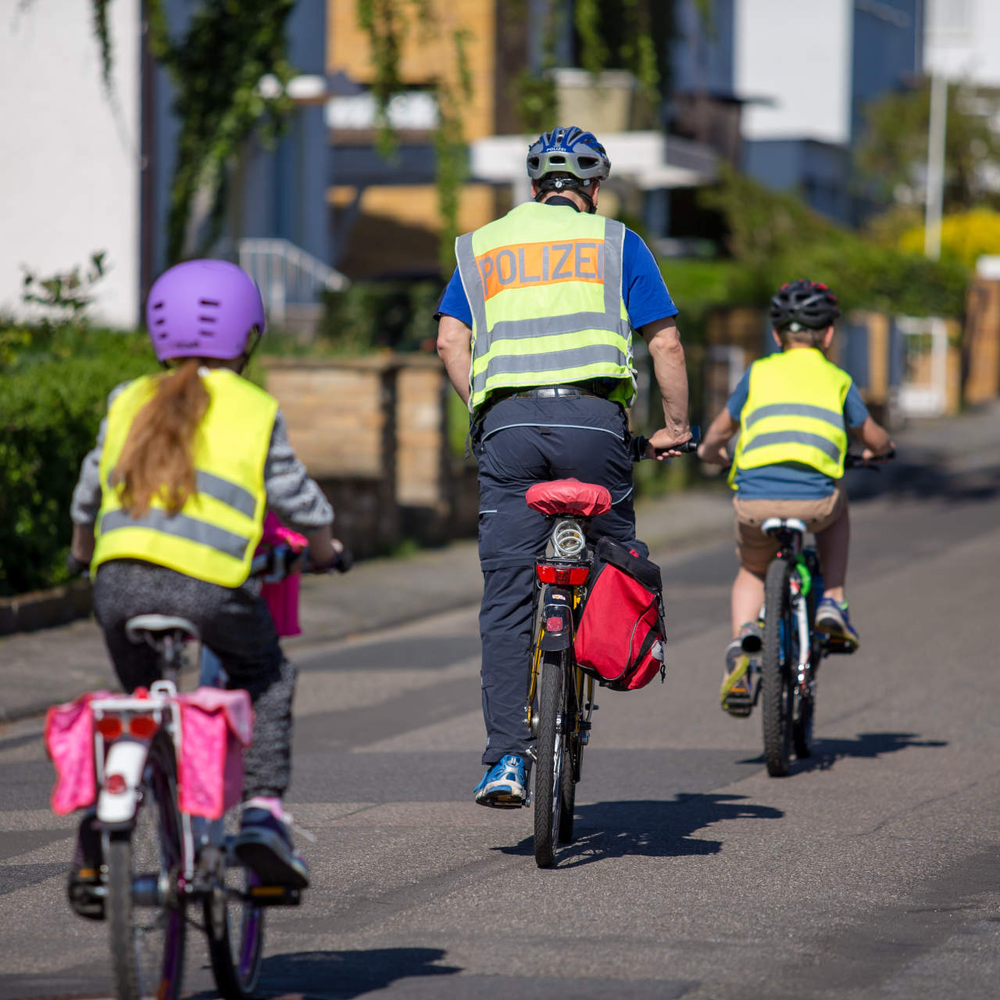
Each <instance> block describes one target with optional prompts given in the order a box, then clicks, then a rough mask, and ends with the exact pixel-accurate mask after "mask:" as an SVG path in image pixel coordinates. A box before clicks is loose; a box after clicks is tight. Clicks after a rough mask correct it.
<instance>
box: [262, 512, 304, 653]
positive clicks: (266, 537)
mask: <svg viewBox="0 0 1000 1000" xmlns="http://www.w3.org/2000/svg"><path fill="white" fill-rule="evenodd" d="M260 542H261V547H260V548H258V549H257V551H258V552H262V551H264V549H265V547H268V548H273V547H274V546H276V545H287V546H288V547H289V548H290V549H291V550H292V551H293V552H301V551H303V549H305V548H306V546H307V545H308V544H309V542H308V540H307V539H306V537H305V535H300V534H299V533H298V532H297V531H292V529H291V528H286V527H285V526H284V525H283V524H282V523H281V522H280V521H279V520H278V518H277V516H276V515H275V514H273V513H271V511H268V512H267V515H266V516H265V518H264V534H263V537H262V538H261V540H260ZM301 579H302V574H301V573H293V574H292V575H291V576H286V577H285V579H284V580H281V581H280V582H279V583H263V584H261V588H260V596H261V597H262V598H263V599H264V603H265V604H266V605H267V609H268V611H270V612H271V618H272V619H273V620H274V627H275V630H276V631H277V633H278V635H280V636H286V635H300V634H301V633H302V629H301V628H300V627H299V582H300V580H301Z"/></svg>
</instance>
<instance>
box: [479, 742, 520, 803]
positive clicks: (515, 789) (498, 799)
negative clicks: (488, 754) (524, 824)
mask: <svg viewBox="0 0 1000 1000" xmlns="http://www.w3.org/2000/svg"><path fill="white" fill-rule="evenodd" d="M474 791H475V795H476V801H477V802H478V803H479V804H480V805H481V806H493V807H494V808H496V809H516V808H517V807H518V806H523V805H524V804H525V803H526V802H527V799H528V766H527V761H526V760H525V758H524V757H519V756H518V755H517V754H513V753H511V754H507V756H506V757H502V758H501V759H500V760H499V761H497V763H496V764H492V765H490V766H489V767H488V768H487V769H486V774H484V775H483V780H482V781H480V782H479V784H478V785H476V787H475V789H474Z"/></svg>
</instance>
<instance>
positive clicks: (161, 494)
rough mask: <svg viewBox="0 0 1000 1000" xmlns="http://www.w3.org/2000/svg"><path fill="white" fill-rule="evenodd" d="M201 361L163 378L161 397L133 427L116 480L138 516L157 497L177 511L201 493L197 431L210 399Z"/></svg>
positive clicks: (124, 499) (126, 504)
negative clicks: (195, 447)
mask: <svg viewBox="0 0 1000 1000" xmlns="http://www.w3.org/2000/svg"><path fill="white" fill-rule="evenodd" d="M199 364H200V361H199V360H198V359H197V358H190V359H188V360H187V361H185V362H184V364H183V365H182V366H181V367H180V368H177V369H175V370H173V371H170V372H167V373H165V374H163V375H160V376H158V385H157V388H156V395H155V396H153V398H152V399H151V400H150V401H149V402H148V403H147V404H146V405H145V406H144V407H143V408H142V409H141V410H140V411H139V413H138V415H137V416H136V418H135V420H133V421H132V426H131V427H130V428H129V432H128V437H127V438H126V439H125V445H124V447H123V448H122V452H121V455H120V456H119V458H118V464H117V465H116V466H115V468H114V470H113V472H112V474H111V483H112V485H113V486H114V487H115V488H116V489H117V490H118V491H119V495H120V499H121V503H122V506H123V507H124V508H125V509H126V510H127V511H128V512H129V513H130V514H131V515H132V517H134V518H138V517H142V515H143V514H145V513H146V512H147V511H148V510H149V508H150V505H151V504H152V502H153V500H154V498H157V497H158V498H159V499H160V501H161V502H162V503H163V504H164V506H165V507H166V509H167V511H168V513H170V514H176V513H177V512H178V511H179V510H180V509H181V508H182V507H183V506H184V504H185V503H186V501H187V499H188V497H189V496H191V494H193V493H195V492H197V487H196V479H195V468H194V456H193V444H194V435H195V431H196V430H197V429H198V424H199V423H201V418H202V417H203V416H204V415H205V411H206V410H207V409H208V404H209V401H210V397H209V394H208V390H207V389H206V388H205V386H204V384H203V383H202V381H201V376H200V375H199V374H198V366H199Z"/></svg>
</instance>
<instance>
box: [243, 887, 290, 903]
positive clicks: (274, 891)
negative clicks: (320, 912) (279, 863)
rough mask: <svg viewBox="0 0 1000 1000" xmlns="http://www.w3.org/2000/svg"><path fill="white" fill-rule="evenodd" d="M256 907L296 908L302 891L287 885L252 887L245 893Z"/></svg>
mask: <svg viewBox="0 0 1000 1000" xmlns="http://www.w3.org/2000/svg"><path fill="white" fill-rule="evenodd" d="M247 895H248V896H249V897H250V900H251V902H253V903H256V904H257V906H298V905H299V903H301V902H302V890H301V889H293V888H292V887H291V886H287V885H252V886H250V891H249V892H248V893H247Z"/></svg>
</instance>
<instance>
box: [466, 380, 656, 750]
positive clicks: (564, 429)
mask: <svg viewBox="0 0 1000 1000" xmlns="http://www.w3.org/2000/svg"><path fill="white" fill-rule="evenodd" d="M627 439H628V421H627V418H626V415H625V411H624V410H623V409H622V408H621V407H620V406H619V405H618V404H617V403H612V402H610V401H608V400H606V399H599V398H596V397H593V396H581V397H554V398H542V399H536V398H527V399H522V398H517V397H513V398H508V399H503V400H501V401H500V402H498V403H497V404H496V405H495V406H493V407H492V408H491V409H490V410H489V411H488V412H487V414H486V417H485V419H484V420H483V423H482V425H481V427H480V428H479V430H478V433H477V434H476V436H475V439H474V442H473V450H474V452H475V455H476V458H477V459H478V462H479V559H480V564H481V566H482V570H483V603H482V608H481V610H480V614H479V633H480V636H481V638H482V644H483V665H482V675H481V676H482V687H483V717H484V719H485V722H486V750H485V752H484V753H483V763H484V764H494V763H496V762H497V761H498V760H499V759H500V758H501V757H502V756H503V755H504V754H508V753H516V754H521V755H524V754H525V752H526V751H530V750H531V748H532V744H533V740H532V737H531V734H530V731H529V729H528V727H527V725H526V724H525V715H526V711H525V708H526V706H525V703H526V700H527V693H528V676H529V672H530V667H531V664H530V662H529V657H530V653H531V627H532V619H531V612H532V602H533V597H534V576H535V571H534V567H535V562H536V560H537V559H538V558H540V557H541V556H542V555H543V554H544V552H545V543H546V541H547V540H548V536H549V533H550V531H551V521H550V519H548V518H546V517H545V516H544V515H542V514H539V513H537V512H536V511H533V510H531V508H530V507H528V505H527V503H526V502H525V499H524V495H525V493H526V491H527V489H528V487H529V486H531V485H532V484H534V483H537V482H539V481H541V480H551V479H568V478H571V477H572V478H576V479H579V480H580V481H581V482H587V483H598V484H600V485H601V486H606V487H607V488H608V490H609V491H610V493H611V500H612V504H613V506H612V508H611V510H610V511H609V512H608V513H606V514H602V515H601V516H600V517H596V518H594V519H593V521H592V522H591V525H590V529H589V530H590V534H591V536H592V538H593V540H594V541H596V539H597V538H599V537H600V536H601V535H609V536H611V537H612V538H614V539H616V540H618V541H621V542H630V541H633V540H634V539H635V512H634V509H633V497H632V462H631V459H630V457H629V453H628V447H627ZM643 549H645V546H643Z"/></svg>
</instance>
